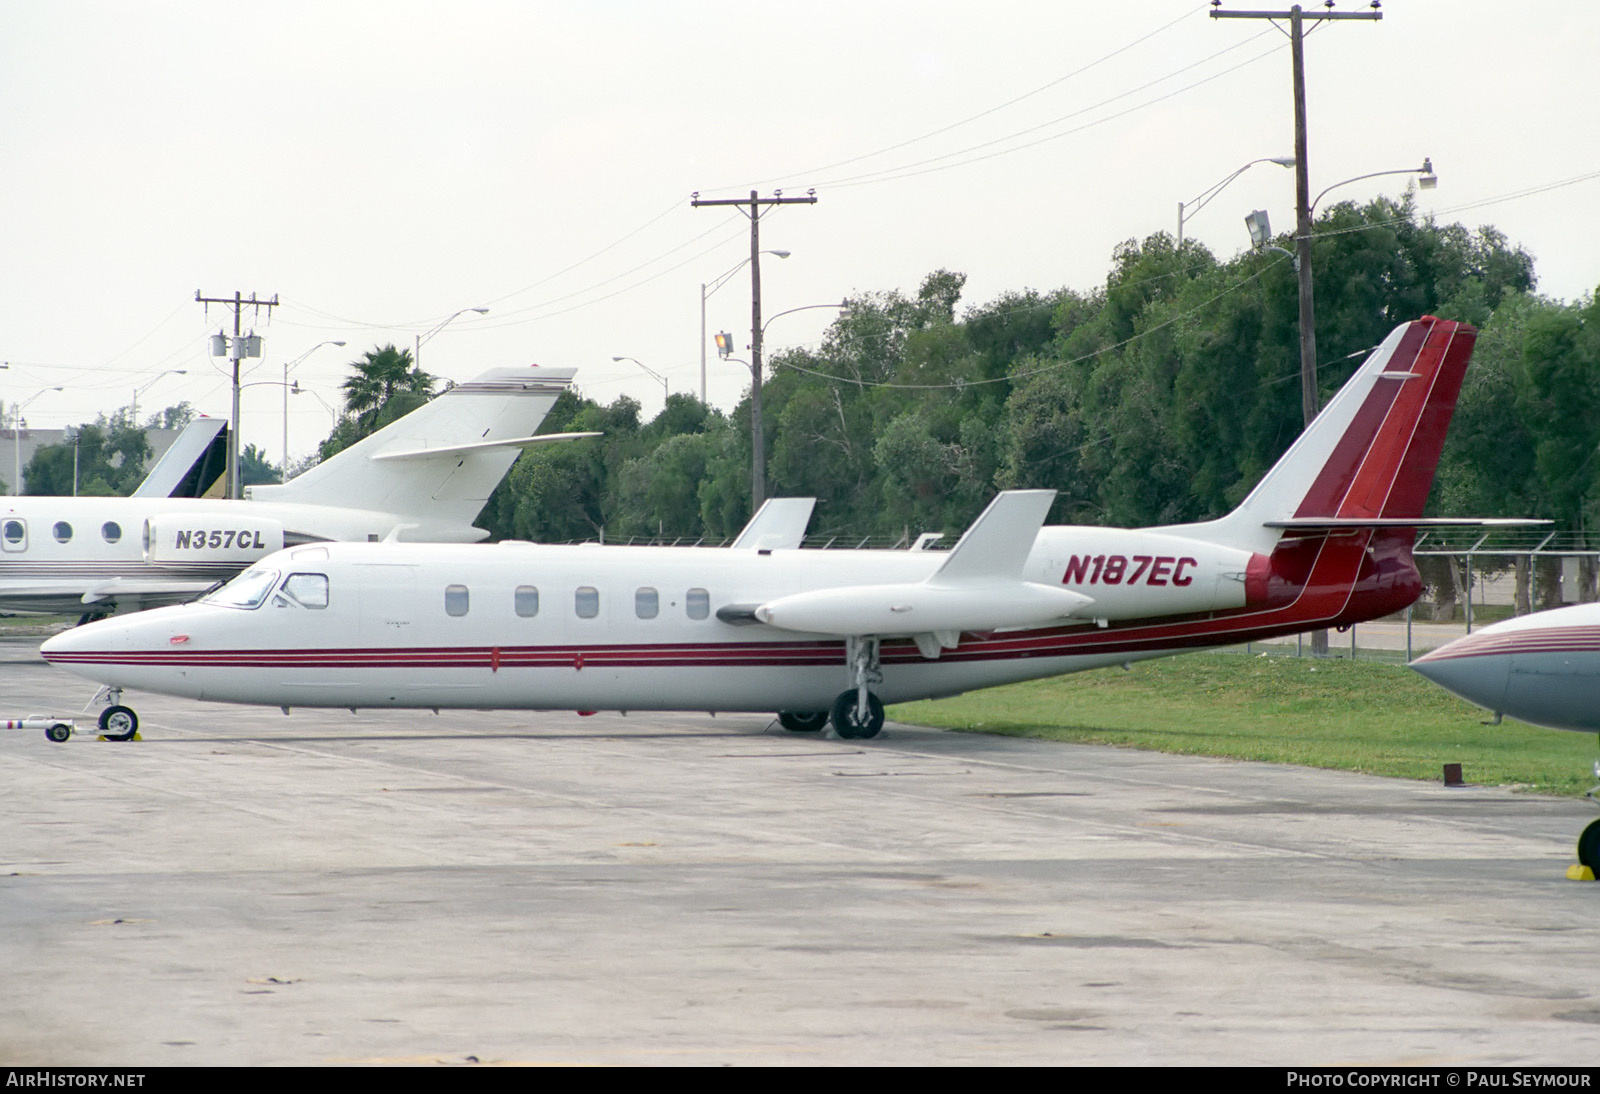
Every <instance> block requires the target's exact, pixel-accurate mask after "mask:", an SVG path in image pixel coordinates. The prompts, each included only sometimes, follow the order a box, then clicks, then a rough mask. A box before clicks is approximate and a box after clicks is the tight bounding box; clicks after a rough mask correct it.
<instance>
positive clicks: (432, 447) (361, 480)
mask: <svg viewBox="0 0 1600 1094" xmlns="http://www.w3.org/2000/svg"><path fill="white" fill-rule="evenodd" d="M575 371H576V370H575V369H571V368H539V367H538V366H532V367H524V368H497V369H491V370H490V371H488V372H485V373H484V374H483V375H481V376H479V377H477V378H476V379H473V380H469V381H468V382H466V383H464V384H458V385H456V386H455V387H453V388H450V389H449V390H448V391H445V392H444V393H442V394H441V395H439V396H438V397H437V398H435V399H434V400H433V401H432V402H429V403H427V404H426V405H424V406H422V407H419V408H418V409H417V410H414V411H412V412H411V413H410V414H407V415H406V416H405V417H403V418H401V419H400V420H399V421H396V422H393V423H391V424H390V425H387V426H385V427H384V428H383V429H380V430H379V431H378V432H376V433H374V434H372V436H370V437H366V438H364V439H363V440H361V441H358V442H357V443H355V444H353V445H351V446H350V447H349V448H347V449H345V450H344V451H342V452H339V453H337V454H335V455H334V456H332V457H330V458H329V459H327V460H324V461H323V462H322V463H320V464H318V465H317V466H315V467H313V468H311V469H309V470H308V471H305V472H304V473H302V474H300V475H296V476H295V477H294V478H293V479H291V480H289V481H288V482H286V483H283V484H282V485H267V486H252V487H250V488H249V489H248V490H247V491H246V497H248V498H250V499H251V500H253V501H265V502H277V503H288V504H311V505H334V506H337V505H347V504H349V499H352V498H360V499H361V506H362V507H363V508H367V509H374V510H383V511H387V512H392V513H395V514H398V515H400V516H402V517H406V518H411V521H412V523H411V526H410V527H408V528H407V529H406V531H405V532H403V533H402V534H401V535H400V537H399V538H401V539H411V538H417V539H427V538H430V537H435V536H442V537H443V538H458V537H454V536H449V535H447V534H446V533H445V531H444V530H445V529H448V528H451V527H454V528H456V529H460V528H463V527H468V526H470V525H471V524H472V522H473V521H474V520H475V519H477V516H478V513H479V512H480V511H481V510H482V509H483V505H484V503H485V502H486V501H488V500H489V495H490V494H491V493H493V492H494V488H495V486H496V485H498V483H499V482H500V480H501V479H502V478H503V477H504V476H505V473H506V472H507V471H509V470H510V468H511V464H512V463H513V462H515V460H516V458H517V456H518V455H519V454H520V453H521V451H522V449H523V448H526V447H528V446H529V445H532V444H538V443H542V442H543V441H546V440H555V439H565V438H567V437H569V436H572V435H570V434H560V435H553V434H546V435H545V436H542V437H534V436H533V433H534V431H535V430H536V429H538V428H539V424H540V423H541V422H543V421H544V418H545V415H547V414H549V413H550V408H551V407H553V406H554V405H555V402H556V399H557V398H559V397H560V395H561V393H562V392H564V391H566V390H567V389H568V388H570V387H571V386H572V376H573V373H574V372H575ZM464 438H470V440H464Z"/></svg>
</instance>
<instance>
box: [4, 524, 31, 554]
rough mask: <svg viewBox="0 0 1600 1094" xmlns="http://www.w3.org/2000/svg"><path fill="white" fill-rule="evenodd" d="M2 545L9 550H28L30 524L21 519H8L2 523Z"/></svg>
mask: <svg viewBox="0 0 1600 1094" xmlns="http://www.w3.org/2000/svg"><path fill="white" fill-rule="evenodd" d="M0 547H3V548H5V549H6V550H7V551H25V550H27V549H28V526H27V525H26V524H25V523H23V522H22V521H20V520H8V521H6V522H5V523H4V524H0Z"/></svg>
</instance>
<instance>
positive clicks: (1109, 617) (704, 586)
mask: <svg viewBox="0 0 1600 1094" xmlns="http://www.w3.org/2000/svg"><path fill="white" fill-rule="evenodd" d="M1475 333H1476V332H1475V331H1474V330H1473V329H1472V328H1471V327H1469V326H1466V325H1464V324H1458V323H1453V322H1446V321H1442V320H1438V319H1432V318H1427V319H1422V320H1418V321H1416V322H1412V323H1407V324H1405V325H1403V326H1401V327H1399V328H1398V329H1396V330H1395V331H1394V333H1393V334H1391V335H1390V336H1389V337H1388V338H1387V339H1386V340H1385V341H1384V343H1383V345H1382V346H1380V347H1379V348H1378V349H1377V350H1376V351H1374V353H1373V354H1372V355H1371V356H1370V357H1369V358H1368V359H1367V361H1366V362H1365V364H1363V365H1362V366H1361V368H1360V369H1359V370H1358V371H1357V372H1356V374H1355V375H1354V376H1353V377H1352V378H1351V379H1350V381H1349V382H1348V383H1347V384H1346V385H1345V386H1344V388H1343V389H1342V390H1341V391H1340V392H1339V393H1338V394H1337V395H1336V396H1335V397H1334V398H1333V399H1332V400H1331V401H1330V402H1329V404H1328V406H1327V408H1326V409H1324V411H1323V412H1322V414H1321V415H1320V416H1319V417H1318V418H1317V419H1316V421H1315V422H1313V423H1312V425H1311V426H1310V427H1309V428H1308V429H1307V430H1306V432H1305V433H1304V434H1303V435H1302V436H1301V437H1300V439H1299V440H1297V441H1296V442H1295V443H1294V445H1293V446H1292V447H1291V448H1290V449H1289V451H1288V452H1287V453H1286V454H1285V455H1284V456H1283V458H1282V459H1280V460H1279V461H1278V463H1277V464H1276V465H1275V466H1274V467H1273V468H1272V469H1271V470H1270V471H1269V472H1268V473H1267V475H1266V477H1265V478H1264V479H1263V480H1262V481H1261V483H1260V484H1259V485H1257V487H1256V488H1255V490H1254V491H1253V492H1252V493H1251V494H1250V496H1249V497H1248V498H1246V499H1245V501H1244V502H1243V503H1242V504H1241V505H1240V506H1239V508H1238V509H1236V510H1234V512H1232V513H1230V514H1229V515H1227V516H1225V517H1223V518H1221V519H1220V520H1215V521H1209V522H1206V523H1202V524H1191V525H1181V526H1173V527H1162V528H1145V529H1137V530H1125V529H1117V528H1098V527H1045V528H1042V527H1041V525H1042V522H1043V520H1044V517H1045V514H1046V511H1047V510H1048V508H1049V506H1050V502H1051V499H1052V497H1053V493H1054V492H1053V491H1038V490H1033V491H1016V492H1011V493H1006V494H1002V495H1001V496H1000V497H998V498H997V499H996V500H995V501H994V502H993V503H992V504H991V505H990V506H989V508H988V509H986V510H985V511H984V513H983V514H982V515H981V516H980V517H979V518H978V519H977V521H976V522H975V523H974V524H973V525H972V527H971V528H970V529H968V531H967V533H966V534H965V535H964V536H963V537H962V538H961V540H960V542H959V543H957V545H956V546H955V548H954V549H953V550H951V551H949V552H939V551H926V550H912V551H848V550H844V551H813V550H793V549H784V548H775V549H774V548H763V547H758V548H757V549H755V550H743V551H727V550H721V551H719V550H708V549H705V548H694V547H685V548H676V547H670V548H669V547H601V546H593V545H591V546H583V547H553V546H535V545H532V544H512V543H507V544H498V545H492V546H491V545H481V546H448V545H438V546H423V545H414V544H398V543H379V544H361V543H343V544H320V545H312V546H302V547H293V548H290V549H288V550H285V551H284V552H282V553H280V554H277V555H274V556H271V557H269V558H266V559H263V560H261V561H260V562H259V563H257V564H256V565H255V566H254V567H252V568H251V569H250V570H249V571H247V572H246V573H244V574H242V575H240V577H238V578H237V579H235V580H234V581H233V582H232V583H231V584H229V585H228V586H226V587H225V588H223V589H221V590H219V591H218V592H216V593H214V594H212V595H211V596H209V597H207V598H206V599H205V600H203V601H200V602H198V603H194V604H188V605H184V606H182V607H179V608H169V609H163V610H160V611H156V612H149V613H144V614H142V615H138V616H133V617H128V618H123V619H113V620H107V621H105V622H101V623H92V624H90V625H88V626H85V627H79V628H77V629H75V630H73V631H69V632H67V633H65V634H62V635H59V636H57V637H55V638H52V639H50V640H49V641H48V642H46V643H45V644H44V646H43V648H42V650H41V652H42V653H43V655H44V657H45V658H46V659H47V660H49V661H50V662H52V663H54V664H57V665H61V666H63V667H65V668H67V669H69V670H71V671H73V672H76V673H79V674H81V675H83V676H87V677H89V678H91V679H93V680H97V681H99V682H100V683H102V684H105V685H107V686H109V687H111V688H113V689H120V688H141V689H145V690H149V691H156V692H161V693H165V694H171V695H181V696H188V697H192V698H197V699H207V700H216V701H223V702H238V703H260V704H271V705H279V706H283V707H285V708H286V709H287V708H289V707H293V706H313V707H352V708H359V707H416V708H442V707H454V708H478V709H494V708H517V709H536V710H537V709H577V710H601V709H605V710H619V709H620V710H690V711H694V710H699V711H761V710H768V711H772V710H775V711H780V712H783V713H782V714H781V715H780V717H781V718H782V720H783V722H784V724H785V725H786V726H788V727H789V728H791V729H820V728H821V727H822V725H823V724H824V723H825V722H826V721H828V720H830V719H831V721H832V723H833V725H834V727H835V729H836V730H837V732H838V734H839V735H840V736H841V737H871V736H873V735H875V734H876V733H877V732H878V730H879V728H880V727H881V726H882V724H883V703H884V702H885V701H887V702H900V701H904V700H908V699H917V698H925V697H935V696H943V695H953V694H956V693H959V692H963V691H969V690H972V689H976V688H982V687H989V686H991V685H994V684H1001V683H1008V682H1012V681H1018V680H1027V679H1033V678H1038V677H1043V676H1053V675H1056V674H1059V673H1065V672H1075V671H1078V670H1081V669H1089V668H1097V667H1101V666H1107V665H1116V664H1123V663H1126V662H1129V661H1134V660H1139V659H1143V658H1149V657H1160V656H1163V655H1167V654H1174V653H1180V652H1183V651H1185V650H1191V649H1200V648H1204V647H1208V646H1219V645H1231V644H1235V643H1240V642H1244V641H1246V640H1249V639H1259V638H1266V637H1270V636H1274V635H1282V634H1294V633H1297V632H1300V631H1304V630H1308V629H1312V628H1316V627H1330V626H1344V625H1347V624H1350V623H1356V622H1360V621H1362V620H1366V619H1372V618H1374V617H1377V616H1381V615H1386V614H1388V613H1390V612H1393V611H1397V610H1399V609H1402V608H1404V607H1405V606H1406V605H1408V604H1410V603H1411V602H1412V601H1413V600H1415V599H1416V597H1417V596H1418V594H1419V593H1420V592H1421V589H1422V582H1421V579H1420V577H1419V576H1418V574H1417V570H1416V566H1415V564H1414V562H1413V560H1412V556H1411V548H1412V544H1413V541H1414V539H1415V534H1416V533H1415V530H1416V528H1417V527H1418V526H1420V525H1426V524H1432V523H1456V522H1438V521H1430V520H1426V519H1424V518H1423V517H1422V509H1423V504H1424V502H1425V501H1426V499H1427V496H1428V490H1429V487H1430V485H1431V483H1432V480H1433V474H1434V469H1435V467H1436V465H1437V463H1438V459H1439V453H1440V450H1441V448H1442V446H1443V443H1444V436H1445V430H1446V428H1447V426H1448V424H1449V420H1450V416H1451V413H1452V411H1453V409H1454V406H1455V400H1456V395H1457V392H1458V391H1459V389H1460V385H1461V378H1462V374H1463V372H1464V371H1465V369H1466V366H1467V362H1468V359H1469V358H1470V356H1471V353H1472V346H1473V341H1474V338H1475ZM115 709H117V710H118V711H119V716H120V715H122V714H125V715H126V717H125V719H124V723H123V724H126V719H128V718H132V717H133V716H132V712H131V711H128V710H127V708H125V707H121V706H118V707H117V708H115ZM135 724H136V723H135Z"/></svg>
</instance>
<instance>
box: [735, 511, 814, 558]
mask: <svg viewBox="0 0 1600 1094" xmlns="http://www.w3.org/2000/svg"><path fill="white" fill-rule="evenodd" d="M816 504H817V499H816V498H768V499H767V500H766V501H764V502H762V503H761V508H760V509H757V510H756V515H755V516H753V517H751V518H750V523H749V524H746V525H745V526H744V530H743V531H742V532H740V533H739V535H738V536H737V537H736V538H735V539H734V541H733V543H732V545H731V546H732V547H734V548H735V549H739V548H744V549H747V550H755V549H758V548H759V549H763V550H771V549H774V548H793V547H799V546H800V542H801V540H803V539H805V538H806V528H807V526H808V525H810V523H811V510H812V509H813V508H814V507H815V506H816Z"/></svg>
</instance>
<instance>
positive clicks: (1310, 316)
mask: <svg viewBox="0 0 1600 1094" xmlns="http://www.w3.org/2000/svg"><path fill="white" fill-rule="evenodd" d="M1328 7H1329V9H1331V8H1332V7H1333V5H1332V3H1331V2H1330V3H1329V4H1328ZM1211 18H1213V19H1271V20H1273V21H1274V22H1277V21H1278V20H1281V19H1287V20H1288V21H1289V52H1290V55H1291V57H1292V59H1293V66H1294V213H1295V216H1294V254H1295V263H1296V270H1297V271H1298V273H1299V280H1300V412H1301V414H1302V415H1304V417H1305V423H1306V425H1307V426H1310V425H1311V419H1313V418H1315V417H1316V416H1317V410H1318V406H1317V403H1318V397H1317V321H1316V309H1315V307H1314V306H1313V301H1312V296H1311V169H1310V166H1309V165H1308V163H1307V160H1306V61H1305V47H1304V42H1305V23H1306V20H1308V19H1309V20H1313V21H1328V20H1334V19H1366V20H1377V19H1382V18H1383V12H1381V11H1379V10H1378V0H1374V2H1373V4H1372V10H1371V11H1332V10H1328V11H1324V12H1322V13H1320V14H1318V13H1315V12H1313V13H1312V14H1309V15H1308V14H1306V13H1305V12H1303V11H1301V10H1300V5H1299V4H1295V5H1294V6H1293V7H1291V8H1290V9H1289V10H1288V11H1222V10H1220V9H1218V8H1216V7H1213V8H1212V9H1211ZM1279 29H1280V30H1281V29H1283V28H1282V27H1280V28H1279ZM1311 652H1312V653H1314V654H1316V655H1317V656H1319V657H1326V656H1327V654H1328V632H1327V631H1325V630H1324V631H1315V632H1313V634H1312V636H1311Z"/></svg>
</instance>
